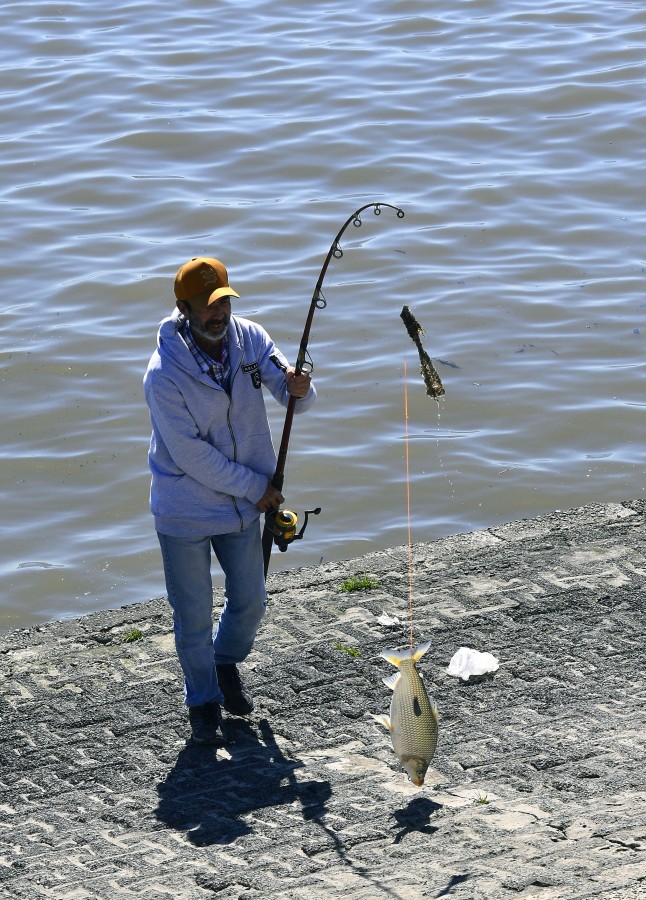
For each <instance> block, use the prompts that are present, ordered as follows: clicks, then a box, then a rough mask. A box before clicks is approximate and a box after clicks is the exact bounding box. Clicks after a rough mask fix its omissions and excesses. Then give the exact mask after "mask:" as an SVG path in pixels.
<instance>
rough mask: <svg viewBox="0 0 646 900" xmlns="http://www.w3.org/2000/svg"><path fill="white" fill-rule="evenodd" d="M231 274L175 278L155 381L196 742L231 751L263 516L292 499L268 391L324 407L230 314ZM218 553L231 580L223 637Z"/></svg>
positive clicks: (168, 574) (170, 588)
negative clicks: (229, 730) (278, 475)
mask: <svg viewBox="0 0 646 900" xmlns="http://www.w3.org/2000/svg"><path fill="white" fill-rule="evenodd" d="M237 297H239V294H237V293H236V291H234V290H233V288H232V287H231V286H230V284H229V278H228V274H227V270H226V268H225V266H224V265H223V264H222V263H221V262H220V261H219V260H217V259H213V258H211V257H194V258H193V259H191V260H189V261H188V262H187V263H185V264H184V265H183V266H181V267H180V269H179V271H178V272H177V275H176V276H175V298H176V309H174V311H173V313H172V315H171V316H169V317H168V318H165V319H164V320H163V321H162V322H161V324H160V327H159V332H158V335H157V349H156V350H155V352H154V353H153V355H152V357H151V359H150V362H149V364H148V369H147V371H146V374H145V376H144V390H145V396H146V402H147V403H148V407H149V409H150V416H151V421H152V437H151V442H150V450H149V454H148V459H149V465H150V470H151V473H152V483H151V490H150V506H151V511H152V514H153V516H154V519H155V529H156V531H157V536H158V538H159V543H160V546H161V553H162V559H163V564H164V575H165V579H166V590H167V593H168V600H169V603H170V605H171V607H172V610H173V628H174V635H175V648H176V651H177V656H178V659H179V662H180V665H181V667H182V671H183V673H184V702H185V704H186V706H187V707H188V714H189V722H190V726H191V733H192V737H193V740H194V741H195V742H196V743H200V744H214V743H221V742H222V739H223V734H222V713H221V707H224V709H225V710H227V712H229V713H231V714H232V715H240V716H245V715H248V714H249V713H250V712H251V711H252V710H253V700H252V698H251V696H250V694H249V692H248V690H247V689H246V687H245V685H244V684H243V682H242V680H241V678H240V673H239V671H238V663H240V662H242V661H243V660H244V659H245V658H246V657H247V655H248V654H249V652H250V651H251V648H252V646H253V643H254V639H255V636H256V632H257V630H258V627H259V625H260V622H261V620H262V617H263V615H264V612H265V607H266V603H267V595H266V591H265V578H264V563H263V553H262V543H261V530H260V521H259V520H260V514H261V513H266V512H271V511H274V510H277V509H278V507H279V506H280V504H281V503H282V502H283V500H284V497H283V495H282V494H281V492H280V491H278V490H276V488H274V487H273V486H272V484H271V478H272V475H273V473H274V469H275V466H276V455H275V452H274V448H273V446H272V441H271V435H270V431H269V424H268V421H267V413H266V410H265V402H264V398H263V391H262V390H261V387H262V385H263V384H264V385H265V387H266V388H267V389H268V390H269V391H270V392H271V394H272V395H273V396H274V398H275V399H276V400H277V401H278V402H279V403H281V404H282V405H283V406H285V407H286V406H287V405H288V403H289V397H290V395H291V396H293V397H295V398H297V402H296V406H295V411H296V412H303V411H305V410H307V409H309V407H310V406H311V405H312V404H313V403H314V400H315V397H316V392H315V390H314V386H313V385H312V384H311V381H310V377H309V375H308V374H307V373H305V372H304V373H301V374H299V375H296V373H295V370H294V368H293V367H290V366H289V364H288V362H287V360H286V358H285V357H284V356H283V354H282V353H281V352H280V351H279V350H278V349H277V348H276V347H275V346H274V344H273V342H272V340H271V338H270V337H269V335H268V334H267V332H266V331H265V330H264V329H263V328H262V327H261V326H260V325H258V324H256V323H255V322H252V321H250V320H249V319H244V318H241V317H239V316H237V315H232V313H231V300H232V298H237ZM211 549H213V551H214V553H215V556H216V558H217V561H218V563H219V565H220V567H221V569H222V571H223V573H224V576H225V585H224V591H225V597H224V605H223V608H222V612H221V614H220V617H219V621H218V623H217V626H216V627H215V629H213V585H212V581H211Z"/></svg>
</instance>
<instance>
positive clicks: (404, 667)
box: [374, 641, 438, 787]
mask: <svg viewBox="0 0 646 900" xmlns="http://www.w3.org/2000/svg"><path fill="white" fill-rule="evenodd" d="M429 647H430V641H429V642H428V643H426V644H420V645H419V646H418V647H417V648H416V649H415V650H414V651H412V652H411V651H410V650H403V651H400V650H384V651H383V652H382V654H381V656H383V657H384V659H387V660H388V661H389V662H391V663H392V664H393V665H394V666H397V668H398V670H399V671H398V672H396V673H395V674H394V675H391V676H390V677H388V678H384V679H383V681H384V684H385V685H386V686H387V687H389V688H390V689H391V690H392V692H393V697H392V701H391V704H390V716H385V715H384V716H375V717H374V718H375V719H376V721H378V722H380V723H381V724H382V725H384V726H385V727H386V728H387V729H388V730H389V731H390V734H391V739H392V744H393V749H394V751H395V754H396V755H397V757H398V759H399V761H400V762H401V764H402V766H403V767H404V769H405V770H406V772H407V773H408V776H409V778H410V779H411V781H412V782H413V784H415V785H417V786H418V787H421V785H423V784H424V776H425V775H426V771H427V769H428V767H429V764H430V762H431V760H432V759H433V756H434V755H435V750H436V747H437V738H438V714H437V707H436V706H435V702H434V701H433V700H432V699H430V698H429V696H428V694H427V692H426V688H425V686H424V682H423V681H422V679H421V677H420V675H419V673H418V671H417V668H416V665H415V664H416V663H417V661H418V660H419V659H420V658H421V657H422V656H423V655H424V653H426V651H427V650H428V648H429Z"/></svg>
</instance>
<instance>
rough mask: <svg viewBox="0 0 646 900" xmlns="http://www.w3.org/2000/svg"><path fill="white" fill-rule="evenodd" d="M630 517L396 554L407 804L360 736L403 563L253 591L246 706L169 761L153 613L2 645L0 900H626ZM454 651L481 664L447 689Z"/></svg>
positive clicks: (640, 864) (635, 531)
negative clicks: (426, 757) (419, 698)
mask: <svg viewBox="0 0 646 900" xmlns="http://www.w3.org/2000/svg"><path fill="white" fill-rule="evenodd" d="M644 512H645V510H644V504H643V502H641V501H639V502H633V503H625V504H610V505H607V506H596V505H595V506H589V507H583V508H581V509H576V510H571V511H569V512H566V513H558V514H554V515H551V516H547V517H544V518H540V519H534V520H529V521H524V522H518V523H513V524H510V525H507V526H504V527H497V528H491V529H489V530H486V531H481V532H475V533H472V534H467V535H460V536H456V537H452V538H448V539H446V540H443V541H439V542H435V543H428V544H417V545H415V546H414V547H413V550H412V558H413V588H414V593H413V596H414V632H415V634H414V637H415V641H416V642H417V641H420V640H425V639H428V638H431V639H432V641H433V644H432V647H431V650H430V651H429V652H428V653H427V654H426V655H425V656H424V658H423V660H422V661H421V663H420V666H419V668H420V671H421V673H422V675H423V677H424V679H425V682H426V685H427V688H428V691H429V693H430V694H432V695H433V696H434V697H435V699H436V701H437V704H438V707H439V712H440V740H439V745H438V750H437V754H436V757H435V759H434V761H433V763H432V764H431V768H430V769H429V772H428V776H427V780H426V784H425V785H424V787H422V788H415V787H413V786H412V785H411V784H410V783H409V782H407V780H406V778H405V776H404V774H403V772H402V770H401V768H400V766H399V764H398V762H397V759H396V758H395V756H394V753H393V751H392V747H391V745H390V740H389V736H388V735H387V734H386V733H385V732H384V730H383V729H382V728H381V727H380V726H378V725H376V724H375V723H374V721H373V720H372V718H371V713H379V712H384V711H386V710H387V708H388V704H389V702H390V696H391V692H390V691H389V690H388V689H387V688H386V687H385V686H384V685H383V683H382V681H381V679H382V677H383V676H385V675H390V674H391V673H392V671H393V670H392V666H390V665H389V664H388V663H387V662H385V661H384V660H383V659H381V658H380V657H379V653H380V651H381V650H382V649H384V648H386V647H394V646H406V645H407V644H408V642H409V626H408V606H409V597H408V594H409V591H408V550H407V548H405V547H401V548H395V549H394V550H391V551H386V552H380V553H374V554H369V555H368V556H365V557H362V558H359V559H354V560H349V561H347V562H344V563H339V564H329V565H322V566H320V567H314V568H308V569H301V570H297V571H290V572H286V573H279V574H276V575H272V576H270V579H269V583H268V584H269V590H270V603H269V609H268V613H267V617H266V619H265V622H264V624H263V627H262V630H261V634H260V636H259V639H258V641H257V645H256V649H255V650H254V652H253V654H252V655H251V656H250V657H249V659H248V660H247V662H246V663H245V665H244V667H243V669H244V675H245V678H246V680H247V681H248V683H249V686H250V687H251V689H252V692H253V694H254V697H255V702H256V711H255V712H254V715H253V716H252V717H251V718H250V719H249V720H242V719H235V718H232V717H229V718H227V719H226V723H227V728H228V732H229V736H230V739H231V742H230V743H229V744H228V745H227V746H226V747H225V748H222V749H218V750H215V749H213V748H203V747H196V746H194V745H192V744H191V743H190V742H188V741H187V736H188V727H187V720H186V715H185V711H184V710H183V708H182V705H181V679H180V672H179V667H178V665H177V662H176V660H175V655H174V650H173V642H172V633H171V619H170V614H169V611H168V609H167V604H166V602H165V601H164V600H153V601H150V602H147V603H143V604H141V605H137V606H130V607H125V608H123V609H119V610H115V611H110V612H106V613H98V614H95V615H91V616H87V617H85V618H82V619H78V620H75V621H68V622H58V623H51V624H47V625H43V626H41V627H38V628H32V629H26V630H19V631H14V632H11V633H9V634H5V635H2V636H0V673H1V674H2V686H1V689H0V704H1V715H2V718H1V724H0V741H1V751H0V752H1V754H2V768H1V770H0V897H3V898H5V897H6V898H12V900H21V898H25V900H26V898H29V900H34V898H55V900H72V898H74V900H99V898H100V900H104V898H106V900H107V898H109V900H120V898H144V900H162V898H186V900H206V898H218V900H225V898H226V900H255V898H284V900H321V898H339V900H340V898H344V900H345V898H347V897H348V896H349V895H352V897H353V900H372V898H392V900H417V898H451V900H467V898H486V900H489V898H491V900H505V898H510V897H514V898H523V900H524V898H540V900H553V898H554V900H574V898H599V900H600V898H604V900H605V898H609V900H632V898H638V897H646V854H645V850H646V780H645V767H644V763H645V761H646V752H645V751H644V737H645V735H646V713H645V711H644V710H645V705H646V704H645V699H646V697H645V693H646V691H645V687H644V668H645V666H644V663H645V655H646V654H645V652H644V630H645V629H644V622H645V616H644V607H645V603H644V596H645V593H644V588H645V585H646V521H645V517H644ZM364 573H366V574H369V575H370V576H372V578H373V579H374V580H375V581H377V582H378V584H379V586H378V587H376V588H373V589H371V590H364V591H357V592H341V591H340V586H341V584H342V582H343V581H344V579H345V578H347V577H348V576H350V575H356V574H364ZM384 611H385V612H386V613H387V614H388V616H389V617H391V618H395V617H396V618H398V619H399V624H395V625H390V626H389V625H384V624H381V623H380V621H379V619H380V617H381V616H382V613H383V612H384ZM133 629H136V630H138V631H140V632H141V637H140V638H139V639H137V640H134V641H131V642H128V641H127V640H126V638H127V637H128V636H133V635H132V634H130V632H132V630H133ZM462 645H466V646H470V647H474V648H476V649H481V650H488V651H491V652H492V653H494V655H495V656H497V657H498V658H499V660H500V669H499V670H498V671H497V672H496V673H495V674H494V675H490V676H482V677H480V678H476V679H471V680H470V681H469V682H464V681H462V680H460V679H456V678H454V677H452V676H449V675H448V674H447V673H446V668H447V665H448V662H449V660H450V658H451V656H452V655H453V653H454V652H455V651H456V650H457V649H458V647H459V646H462Z"/></svg>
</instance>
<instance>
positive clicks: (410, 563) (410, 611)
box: [404, 359, 413, 651]
mask: <svg viewBox="0 0 646 900" xmlns="http://www.w3.org/2000/svg"><path fill="white" fill-rule="evenodd" d="M404 422H405V435H406V436H405V440H404V444H405V447H406V451H405V457H406V521H407V523H408V620H409V623H410V649H411V651H412V650H413V549H412V541H411V524H410V464H409V454H408V380H407V378H406V359H404Z"/></svg>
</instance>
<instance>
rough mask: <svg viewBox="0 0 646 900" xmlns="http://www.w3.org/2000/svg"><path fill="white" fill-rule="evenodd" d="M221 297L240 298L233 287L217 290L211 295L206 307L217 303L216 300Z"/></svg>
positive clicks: (205, 303)
mask: <svg viewBox="0 0 646 900" xmlns="http://www.w3.org/2000/svg"><path fill="white" fill-rule="evenodd" d="M220 297H238V298H240V294H238V293H237V292H236V291H234V290H233V288H232V287H221V288H217V289H216V290H214V291H213V293H212V294H209V296H208V299H207V300H206V301H205V302H204V305H205V306H210V305H211V304H212V303H215V301H216V300H219V299H220Z"/></svg>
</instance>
